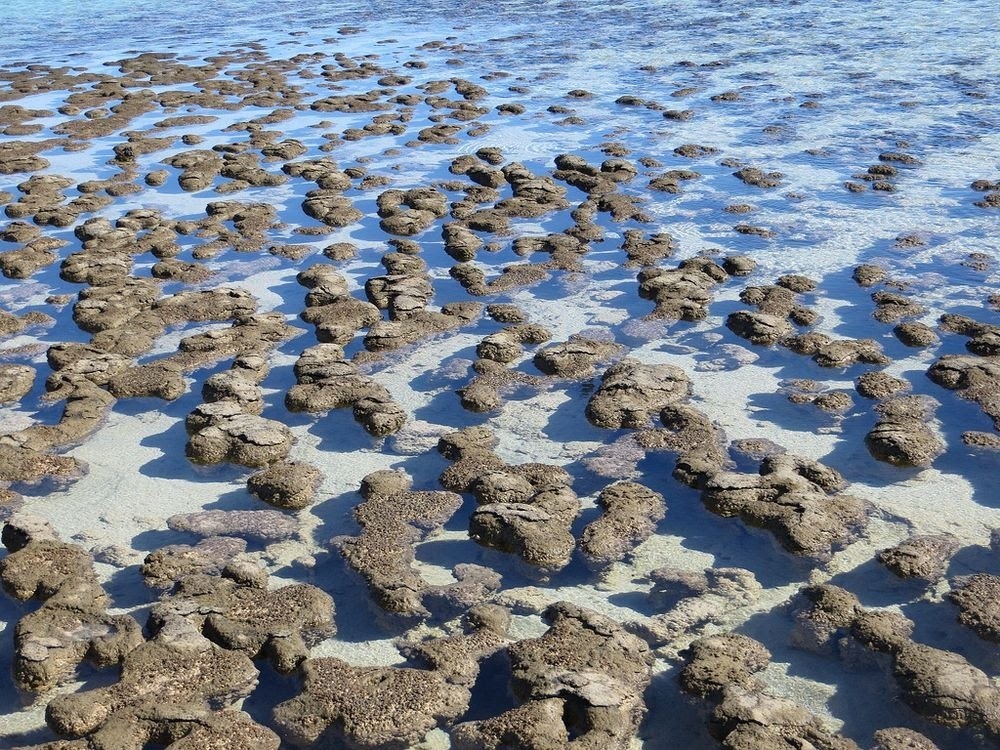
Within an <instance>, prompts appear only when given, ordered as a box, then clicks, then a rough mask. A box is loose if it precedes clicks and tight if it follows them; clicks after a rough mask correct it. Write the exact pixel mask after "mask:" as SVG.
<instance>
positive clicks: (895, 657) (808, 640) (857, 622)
mask: <svg viewBox="0 0 1000 750" xmlns="http://www.w3.org/2000/svg"><path fill="white" fill-rule="evenodd" d="M793 615H794V618H795V622H796V625H795V629H794V630H793V638H792V643H793V645H796V646H800V647H803V648H809V649H811V650H815V651H825V652H827V653H834V654H838V653H839V654H840V655H841V656H842V657H845V658H850V659H852V660H854V661H857V660H858V651H859V650H868V651H872V652H876V653H883V654H886V655H888V657H889V660H890V662H891V672H892V675H893V677H894V678H895V680H896V684H897V685H898V686H899V689H900V692H901V697H902V699H903V701H904V702H905V703H906V704H907V705H909V706H910V707H911V708H912V709H913V710H915V711H916V712H918V713H919V714H921V715H922V716H924V717H925V718H927V719H929V720H930V721H933V722H934V723H936V724H941V725H943V726H947V727H954V728H959V727H974V728H977V729H980V730H982V731H984V732H986V733H988V734H990V735H992V736H993V737H994V738H995V737H1000V688H998V687H997V686H996V685H995V684H994V682H993V680H991V679H990V677H989V676H988V675H987V674H986V673H984V672H983V671H982V670H980V669H978V668H977V667H975V666H973V665H972V664H970V663H969V662H968V661H967V660H966V659H965V657H963V656H961V655H960V654H957V653H955V652H952V651H945V650H943V649H939V648H934V647H932V646H928V645H926V644H923V643H916V642H914V641H913V640H911V638H910V635H911V633H912V632H913V623H912V622H911V621H910V620H908V619H907V618H906V617H904V616H902V615H900V614H898V613H895V612H891V611H885V610H867V609H865V608H863V607H862V606H861V605H860V603H859V602H858V599H857V597H855V596H854V595H853V594H851V593H850V592H848V591H845V590H844V589H841V588H839V587H837V586H833V585H831V584H823V585H819V586H809V587H806V588H804V589H802V590H801V592H800V595H799V597H797V602H796V603H794V605H793Z"/></svg>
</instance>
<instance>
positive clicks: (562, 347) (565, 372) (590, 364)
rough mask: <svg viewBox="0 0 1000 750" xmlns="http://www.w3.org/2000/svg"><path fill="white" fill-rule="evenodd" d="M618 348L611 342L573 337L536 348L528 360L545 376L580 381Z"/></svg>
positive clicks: (581, 336)
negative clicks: (579, 379) (533, 354)
mask: <svg viewBox="0 0 1000 750" xmlns="http://www.w3.org/2000/svg"><path fill="white" fill-rule="evenodd" d="M621 349H622V347H621V345H619V344H616V343H614V342H613V341H604V340H600V339H595V338H591V337H588V336H585V335H582V334H574V335H573V336H570V337H569V340H568V341H564V342H562V343H558V344H552V345H551V346H547V347H545V348H544V349H539V350H538V351H537V352H536V353H535V356H534V359H533V360H532V361H533V362H534V363H535V367H537V368H538V369H539V370H541V371H542V372H544V373H545V374H546V375H554V376H557V377H561V378H582V377H587V376H589V375H590V374H592V373H593V372H594V369H595V367H596V366H597V364H598V363H599V362H601V361H604V360H608V359H610V358H611V357H613V356H615V355H616V354H617V353H618V352H620V351H621Z"/></svg>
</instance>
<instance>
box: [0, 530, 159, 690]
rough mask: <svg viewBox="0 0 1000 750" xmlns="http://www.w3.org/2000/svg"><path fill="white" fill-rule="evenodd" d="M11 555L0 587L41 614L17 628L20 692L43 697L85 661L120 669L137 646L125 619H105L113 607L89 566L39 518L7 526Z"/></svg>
mask: <svg viewBox="0 0 1000 750" xmlns="http://www.w3.org/2000/svg"><path fill="white" fill-rule="evenodd" d="M3 542H4V545H5V546H6V547H7V549H8V551H9V552H10V554H8V555H7V557H5V558H4V559H3V560H0V583H2V584H3V588H4V590H5V591H6V592H7V593H8V594H9V595H11V596H12V597H14V598H15V599H19V600H22V601H27V600H29V599H37V600H40V601H41V602H42V604H41V606H40V607H38V608H37V609H35V610H34V611H31V612H29V613H28V614H26V615H25V616H24V617H22V618H21V619H20V620H19V621H18V623H17V625H16V627H15V628H14V660H13V677H14V682H15V684H16V685H17V686H18V687H19V688H20V689H22V690H28V691H31V692H35V693H38V692H43V691H47V690H50V689H52V688H53V687H55V686H56V685H58V684H59V683H61V682H63V681H66V680H69V679H71V678H72V677H73V676H74V674H75V672H76V669H77V667H78V666H79V665H80V664H81V662H83V660H84V659H90V660H91V661H93V662H94V663H95V664H97V665H98V666H112V665H115V664H118V663H119V662H120V661H121V659H122V658H123V657H124V656H125V654H127V653H128V652H129V651H131V650H132V649H134V648H135V647H136V646H137V645H138V644H139V643H141V642H142V633H141V629H140V627H139V624H138V623H137V622H136V621H135V620H134V619H133V618H132V617H131V616H130V615H110V614H108V613H107V611H106V608H107V607H108V605H109V604H110V599H109V597H108V596H107V594H106V593H105V592H104V589H102V588H101V586H100V585H99V584H98V582H97V574H96V573H95V571H94V567H93V558H91V556H90V555H88V554H87V553H86V552H84V551H83V550H82V549H80V548H79V547H77V546H75V545H72V544H67V543H65V542H61V541H59V540H58V538H57V537H56V535H55V532H54V531H53V530H52V528H51V527H50V526H49V525H48V523H47V522H46V521H45V520H44V519H42V518H39V517H36V516H31V515H27V514H15V515H14V516H12V517H11V518H10V519H9V520H8V522H7V523H6V524H5V526H4V529H3Z"/></svg>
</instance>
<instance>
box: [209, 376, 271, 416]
mask: <svg viewBox="0 0 1000 750" xmlns="http://www.w3.org/2000/svg"><path fill="white" fill-rule="evenodd" d="M201 395H202V398H204V399H205V401H206V402H207V403H212V402H214V401H230V402H232V403H235V404H236V405H237V406H239V410H240V412H242V413H243V414H260V413H261V412H262V411H264V392H263V389H262V388H261V387H260V386H259V385H257V384H256V383H255V382H253V381H252V380H248V379H247V378H245V377H243V373H242V372H241V371H239V370H223V371H222V372H217V373H215V374H214V375H210V376H209V377H208V378H206V379H205V382H204V383H203V384H202V388H201Z"/></svg>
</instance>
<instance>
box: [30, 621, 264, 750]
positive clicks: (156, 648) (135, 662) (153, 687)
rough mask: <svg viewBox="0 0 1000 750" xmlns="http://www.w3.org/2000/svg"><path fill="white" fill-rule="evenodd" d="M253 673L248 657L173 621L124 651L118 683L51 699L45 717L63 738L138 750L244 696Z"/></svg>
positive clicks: (254, 676) (250, 687) (254, 677)
mask: <svg viewBox="0 0 1000 750" xmlns="http://www.w3.org/2000/svg"><path fill="white" fill-rule="evenodd" d="M257 674H258V673H257V670H256V669H255V668H254V666H253V663H252V662H251V661H250V659H249V658H248V657H247V656H246V655H245V654H242V653H240V652H238V651H226V650H224V649H221V648H219V647H218V646H216V645H215V644H213V643H211V642H210V641H208V640H207V639H205V638H204V637H203V636H201V635H199V634H198V633H197V632H196V631H195V630H194V628H193V626H191V625H190V624H189V623H187V622H186V621H184V620H182V619H180V618H177V619H175V620H173V621H172V622H171V624H170V627H165V628H163V629H162V630H161V631H160V632H159V634H158V635H157V636H156V638H155V639H153V640H151V641H147V642H145V643H143V644H142V645H140V646H139V647H137V648H135V649H133V650H132V651H131V652H129V653H128V655H127V656H126V657H125V659H124V660H123V662H122V666H121V679H120V680H119V681H118V682H116V683H114V684H113V685H110V686H108V687H101V688H96V689H92V690H84V691H81V692H77V693H73V694H69V695H60V696H58V697H56V698H55V699H54V700H52V701H51V702H50V703H49V705H48V707H47V709H46V715H45V719H46V722H47V723H48V725H49V726H50V727H51V728H52V729H53V730H54V731H56V732H57V733H58V734H60V735H62V736H64V737H71V738H72V737H83V736H89V739H90V741H91V742H92V743H93V744H94V745H95V746H96V747H121V748H129V750H138V748H141V747H143V746H145V745H146V744H147V743H149V742H150V741H152V740H153V739H156V738H160V737H163V736H164V734H165V730H167V731H169V727H170V726H171V725H172V724H173V723H174V721H175V720H176V718H177V713H178V712H180V711H186V712H189V713H188V715H190V712H192V711H200V712H201V714H202V715H204V713H205V712H207V711H208V709H209V708H210V707H211V708H226V707H229V706H232V705H233V704H234V703H236V702H237V701H239V700H241V699H243V698H245V697H246V696H247V695H249V694H250V692H251V691H252V690H253V688H254V687H255V685H256V684H257ZM168 736H169V735H168Z"/></svg>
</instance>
